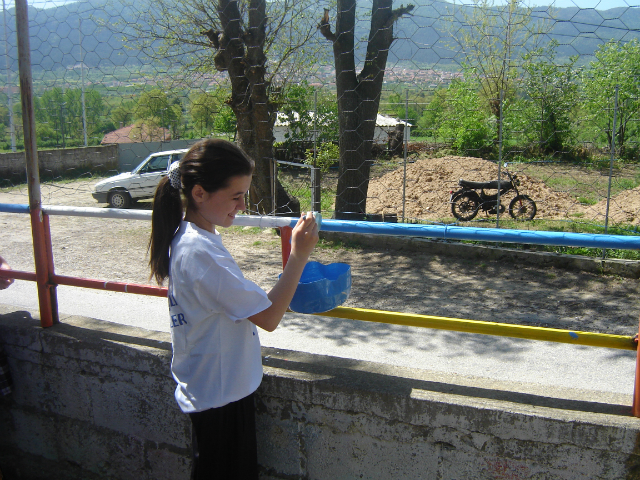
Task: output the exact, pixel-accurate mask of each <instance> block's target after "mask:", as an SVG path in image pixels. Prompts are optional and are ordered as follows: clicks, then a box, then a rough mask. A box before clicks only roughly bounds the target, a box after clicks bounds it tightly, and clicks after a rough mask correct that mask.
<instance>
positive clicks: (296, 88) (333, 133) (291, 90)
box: [278, 81, 338, 142]
mask: <svg viewBox="0 0 640 480" xmlns="http://www.w3.org/2000/svg"><path fill="white" fill-rule="evenodd" d="M316 93H318V94H317V95H316ZM316 97H317V99H316ZM316 100H317V101H316ZM278 113H279V115H280V116H281V119H282V120H284V121H286V122H287V123H288V125H289V129H288V130H289V131H288V133H287V134H285V137H286V138H287V141H292V142H309V141H313V132H314V128H315V129H316V134H317V137H316V140H317V141H318V142H332V141H336V140H337V139H338V111H337V106H336V102H335V99H334V98H332V97H331V95H330V94H328V93H327V92H323V91H319V92H317V91H316V89H315V88H314V87H312V86H310V85H309V84H308V83H307V82H306V81H303V82H301V83H299V84H290V85H287V87H286V88H284V89H283V93H282V99H281V106H280V109H279V112H278Z"/></svg>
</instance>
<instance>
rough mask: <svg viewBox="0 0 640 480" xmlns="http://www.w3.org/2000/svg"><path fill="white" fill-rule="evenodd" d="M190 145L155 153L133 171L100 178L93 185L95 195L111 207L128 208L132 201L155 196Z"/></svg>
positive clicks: (99, 200)
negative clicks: (174, 164) (159, 185)
mask: <svg viewBox="0 0 640 480" xmlns="http://www.w3.org/2000/svg"><path fill="white" fill-rule="evenodd" d="M187 151H188V149H186V148H185V149H182V150H169V151H166V152H157V153H152V154H151V155H149V156H148V157H147V158H145V159H144V160H143V161H142V163H140V165H138V166H137V167H136V168H134V169H133V171H131V172H127V173H120V174H119V175H116V176H114V177H109V178H107V179H105V180H101V181H99V182H98V183H96V184H95V185H94V187H93V192H91V195H93V198H95V199H96V200H97V201H98V203H108V204H109V206H110V207H112V208H129V207H130V206H131V202H132V201H136V200H141V199H143V198H153V195H154V194H155V191H156V187H157V186H158V183H160V180H161V179H162V177H164V176H166V175H167V172H168V171H169V167H170V166H171V164H172V163H173V162H176V161H178V160H180V159H181V158H182V157H183V156H184V154H185V153H187Z"/></svg>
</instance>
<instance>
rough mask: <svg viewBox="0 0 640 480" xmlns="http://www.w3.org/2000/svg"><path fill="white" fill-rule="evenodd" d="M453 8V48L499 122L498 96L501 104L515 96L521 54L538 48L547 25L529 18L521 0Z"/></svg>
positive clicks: (479, 1) (483, 0) (476, 0)
mask: <svg viewBox="0 0 640 480" xmlns="http://www.w3.org/2000/svg"><path fill="white" fill-rule="evenodd" d="M454 8H455V10H454V11H453V14H452V15H451V17H450V27H449V30H450V31H449V34H450V37H451V39H452V40H451V43H452V44H453V45H452V46H453V48H454V49H455V50H457V55H458V56H459V57H461V59H462V65H463V67H464V70H465V77H466V78H471V77H472V76H473V77H474V78H475V79H476V81H477V83H478V85H479V87H480V88H479V93H480V96H481V97H482V98H483V99H484V101H485V102H487V104H488V106H489V109H490V111H491V113H492V114H493V115H494V116H495V118H496V119H499V118H500V113H501V108H502V104H501V101H500V98H501V95H502V98H503V99H504V100H510V99H513V98H514V97H515V95H516V90H517V85H516V81H517V79H518V78H519V68H520V66H521V64H520V62H521V59H522V54H523V53H524V52H525V51H527V50H535V49H536V48H537V44H538V43H539V42H540V40H541V39H542V34H543V33H544V32H545V31H547V30H548V28H549V24H548V22H547V21H546V20H545V19H544V18H541V16H538V17H536V16H534V15H532V13H533V11H532V9H531V8H530V7H528V6H526V4H525V2H524V1H523V0H508V1H507V2H505V3H498V2H496V1H495V0H473V6H472V7H466V6H458V7H457V8H456V7H454ZM535 18H539V19H540V20H535V21H534V19H535Z"/></svg>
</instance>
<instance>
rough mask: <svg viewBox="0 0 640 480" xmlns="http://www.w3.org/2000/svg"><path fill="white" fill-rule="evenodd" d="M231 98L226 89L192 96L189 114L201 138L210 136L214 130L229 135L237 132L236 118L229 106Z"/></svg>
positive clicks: (221, 88) (220, 88)
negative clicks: (228, 102) (228, 101)
mask: <svg viewBox="0 0 640 480" xmlns="http://www.w3.org/2000/svg"><path fill="white" fill-rule="evenodd" d="M230 97H231V92H230V91H229V89H228V88H224V87H218V88H216V89H215V90H213V91H212V92H202V93H196V94H193V95H191V97H190V99H189V100H190V101H189V113H190V115H191V120H192V122H193V124H194V126H195V128H196V129H198V131H199V132H200V135H201V136H205V135H209V134H210V133H211V132H212V131H214V130H215V131H218V132H223V133H227V134H229V133H233V132H235V129H236V116H235V115H234V113H233V110H232V109H231V107H229V105H228V104H227V100H229V98H230Z"/></svg>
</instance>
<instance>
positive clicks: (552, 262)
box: [320, 231, 640, 278]
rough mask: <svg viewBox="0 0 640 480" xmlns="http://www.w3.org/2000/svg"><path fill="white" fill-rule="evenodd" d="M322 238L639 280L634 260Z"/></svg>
mask: <svg viewBox="0 0 640 480" xmlns="http://www.w3.org/2000/svg"><path fill="white" fill-rule="evenodd" d="M320 238H322V239H324V240H330V241H340V242H343V243H349V242H352V243H357V244H358V245H361V246H363V247H368V248H376V249H385V250H398V251H410V252H416V251H419V252H422V253H431V254H434V255H447V256H452V257H457V258H468V259H482V260H503V261H508V262H512V263H520V264H525V265H533V266H536V267H556V268H564V269H567V270H578V271H583V272H590V273H597V274H605V275H618V276H620V277H626V278H640V262H639V261H635V260H618V259H606V260H601V259H596V258H592V257H585V256H581V255H562V254H558V253H549V252H530V251H526V250H516V249H510V248H503V247H500V248H499V247H492V246H485V245H472V244H467V243H459V242H455V241H451V240H432V239H428V238H416V237H406V236H382V235H366V234H362V233H341V232H322V231H321V232H320Z"/></svg>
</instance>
